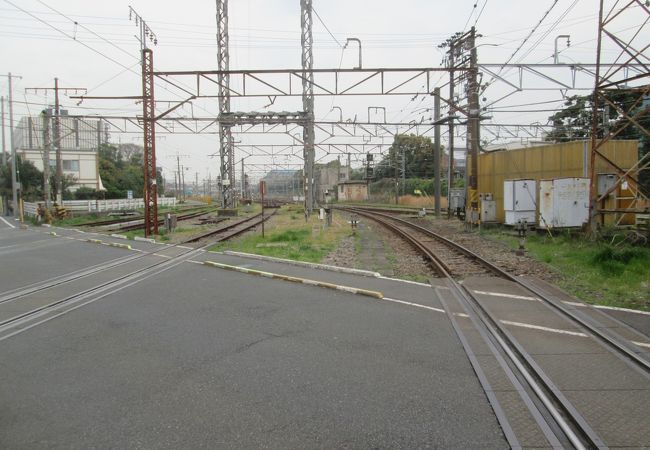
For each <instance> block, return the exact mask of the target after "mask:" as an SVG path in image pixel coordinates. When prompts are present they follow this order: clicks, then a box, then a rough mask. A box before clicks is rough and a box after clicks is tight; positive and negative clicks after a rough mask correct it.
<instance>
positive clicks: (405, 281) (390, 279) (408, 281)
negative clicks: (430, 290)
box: [376, 275, 448, 289]
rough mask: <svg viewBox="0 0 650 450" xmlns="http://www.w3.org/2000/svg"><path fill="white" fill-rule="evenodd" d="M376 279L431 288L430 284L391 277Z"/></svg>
mask: <svg viewBox="0 0 650 450" xmlns="http://www.w3.org/2000/svg"><path fill="white" fill-rule="evenodd" d="M376 278H379V279H380V280H389V281H398V282H400V283H406V284H413V285H415V286H424V287H431V285H430V284H426V283H420V282H419V281H411V280H402V279H400V278H391V277H385V276H383V275H380V276H378V277H376ZM442 288H443V289H448V288H447V287H446V286H443V287H442Z"/></svg>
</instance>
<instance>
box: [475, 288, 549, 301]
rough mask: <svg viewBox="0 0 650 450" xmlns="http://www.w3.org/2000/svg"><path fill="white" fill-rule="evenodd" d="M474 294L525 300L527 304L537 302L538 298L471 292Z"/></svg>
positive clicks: (501, 293) (500, 293)
mask: <svg viewBox="0 0 650 450" xmlns="http://www.w3.org/2000/svg"><path fill="white" fill-rule="evenodd" d="M472 292H474V293H475V294H480V295H489V296H491V297H505V298H515V299H517V300H527V301H529V302H538V301H539V298H537V297H527V296H525V295H515V294H505V293H503V292H488V291H472Z"/></svg>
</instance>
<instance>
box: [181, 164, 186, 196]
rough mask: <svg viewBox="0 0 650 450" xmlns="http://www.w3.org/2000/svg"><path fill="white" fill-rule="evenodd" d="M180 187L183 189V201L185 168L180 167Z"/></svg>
mask: <svg viewBox="0 0 650 450" xmlns="http://www.w3.org/2000/svg"><path fill="white" fill-rule="evenodd" d="M181 186H182V187H183V191H182V195H183V201H185V166H181Z"/></svg>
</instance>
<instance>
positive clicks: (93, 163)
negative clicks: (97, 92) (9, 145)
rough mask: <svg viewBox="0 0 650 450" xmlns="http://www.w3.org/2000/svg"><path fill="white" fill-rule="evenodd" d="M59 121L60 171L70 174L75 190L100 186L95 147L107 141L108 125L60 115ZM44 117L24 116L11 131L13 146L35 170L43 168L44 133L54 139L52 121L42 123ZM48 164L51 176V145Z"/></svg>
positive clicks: (53, 156)
mask: <svg viewBox="0 0 650 450" xmlns="http://www.w3.org/2000/svg"><path fill="white" fill-rule="evenodd" d="M60 124H61V140H60V141H61V160H62V162H63V174H64V175H72V176H73V177H74V179H75V184H74V185H73V186H71V187H70V190H71V191H76V190H77V189H79V188H80V187H82V186H83V187H88V188H92V189H103V186H102V182H101V178H100V176H99V158H98V148H99V146H100V145H101V144H103V143H106V142H107V140H108V139H107V129H108V126H107V124H106V123H105V122H103V121H101V120H86V119H79V118H76V117H67V116H65V115H62V116H61V118H60ZM45 125H46V123H45V118H44V117H43V116H36V117H23V118H21V119H20V121H19V122H18V126H17V127H16V129H15V130H14V147H15V149H16V153H17V154H18V155H20V157H21V158H22V159H23V160H26V161H31V162H32V163H34V165H35V166H36V168H37V169H38V170H41V171H42V170H43V168H44V167H45V166H44V158H45V146H44V140H45V135H46V133H47V134H49V140H50V142H52V141H53V140H54V132H53V130H52V121H50V123H49V126H48V127H46V126H45ZM49 159H50V160H49V164H50V167H51V168H52V172H51V173H52V176H54V174H55V173H56V149H55V148H54V145H50V157H49Z"/></svg>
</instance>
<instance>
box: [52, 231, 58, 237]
mask: <svg viewBox="0 0 650 450" xmlns="http://www.w3.org/2000/svg"><path fill="white" fill-rule="evenodd" d="M50 236H58V234H56V231H50Z"/></svg>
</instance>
